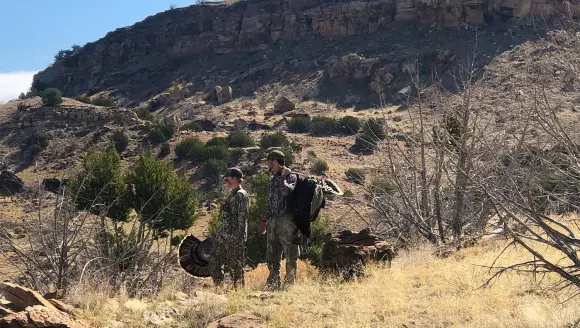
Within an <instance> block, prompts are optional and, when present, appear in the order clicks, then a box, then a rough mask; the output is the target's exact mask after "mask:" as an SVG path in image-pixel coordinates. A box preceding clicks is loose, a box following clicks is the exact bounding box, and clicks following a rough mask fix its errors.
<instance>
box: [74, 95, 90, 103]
mask: <svg viewBox="0 0 580 328" xmlns="http://www.w3.org/2000/svg"><path fill="white" fill-rule="evenodd" d="M74 99H75V100H76V101H80V102H82V103H85V104H90V103H91V98H89V97H88V96H86V95H82V96H78V97H75V98H74Z"/></svg>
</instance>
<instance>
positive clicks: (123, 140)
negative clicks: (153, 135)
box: [111, 131, 129, 153]
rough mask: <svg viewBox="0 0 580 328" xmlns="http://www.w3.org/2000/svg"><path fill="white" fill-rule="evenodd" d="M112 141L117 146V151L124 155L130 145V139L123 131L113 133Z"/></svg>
mask: <svg viewBox="0 0 580 328" xmlns="http://www.w3.org/2000/svg"><path fill="white" fill-rule="evenodd" d="M111 141H112V142H113V143H114V144H115V149H116V150H117V152H118V153H122V152H123V151H124V150H125V149H127V146H128V145H129V137H127V135H126V134H125V133H124V132H123V131H115V132H113V134H112V135H111Z"/></svg>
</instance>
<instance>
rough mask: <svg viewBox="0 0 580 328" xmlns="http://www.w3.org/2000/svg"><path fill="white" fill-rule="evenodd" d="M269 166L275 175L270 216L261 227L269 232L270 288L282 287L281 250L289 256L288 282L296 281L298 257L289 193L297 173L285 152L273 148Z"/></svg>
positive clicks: (269, 157) (287, 260)
mask: <svg viewBox="0 0 580 328" xmlns="http://www.w3.org/2000/svg"><path fill="white" fill-rule="evenodd" d="M266 160H267V162H268V167H269V170H270V172H271V173H272V177H271V178H270V181H269V182H268V210H267V217H266V218H264V219H262V223H261V224H260V230H261V232H262V233H264V232H266V234H267V235H266V239H267V251H266V262H267V265H268V270H269V271H270V274H269V276H268V280H267V284H268V288H269V289H272V290H273V289H279V288H280V261H281V259H282V253H283V254H284V257H285V258H286V277H285V284H286V285H289V284H292V283H294V281H295V279H296V263H297V260H298V244H297V243H296V240H297V239H298V238H299V237H298V235H297V233H298V229H297V227H296V224H295V223H294V219H293V218H292V215H290V214H289V213H288V209H287V207H288V206H287V203H288V197H289V195H290V194H291V192H292V190H293V189H294V186H295V185H296V181H297V177H296V175H295V174H292V173H290V170H289V169H288V168H287V167H285V166H284V165H285V156H284V153H283V152H281V151H279V150H274V151H272V152H270V153H269V154H268V157H267V159H266Z"/></svg>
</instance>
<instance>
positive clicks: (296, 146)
mask: <svg viewBox="0 0 580 328" xmlns="http://www.w3.org/2000/svg"><path fill="white" fill-rule="evenodd" d="M290 149H292V151H293V152H295V153H299V152H301V151H302V145H301V144H299V143H297V142H294V141H290Z"/></svg>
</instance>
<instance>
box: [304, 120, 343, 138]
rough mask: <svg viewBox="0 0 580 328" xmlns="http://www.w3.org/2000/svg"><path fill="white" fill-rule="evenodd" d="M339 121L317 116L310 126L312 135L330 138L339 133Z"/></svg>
mask: <svg viewBox="0 0 580 328" xmlns="http://www.w3.org/2000/svg"><path fill="white" fill-rule="evenodd" d="M338 127H339V124H338V121H337V120H336V119H334V118H332V117H325V116H315V117H313V118H312V123H311V124H310V134H311V135H313V136H329V135H333V134H335V133H336V132H337V131H338Z"/></svg>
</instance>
